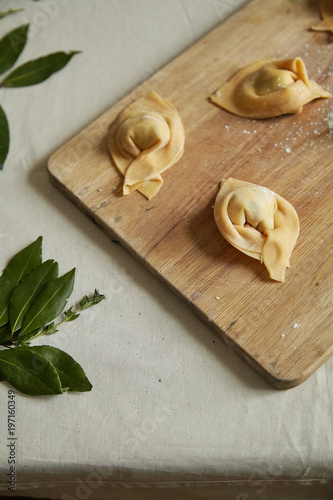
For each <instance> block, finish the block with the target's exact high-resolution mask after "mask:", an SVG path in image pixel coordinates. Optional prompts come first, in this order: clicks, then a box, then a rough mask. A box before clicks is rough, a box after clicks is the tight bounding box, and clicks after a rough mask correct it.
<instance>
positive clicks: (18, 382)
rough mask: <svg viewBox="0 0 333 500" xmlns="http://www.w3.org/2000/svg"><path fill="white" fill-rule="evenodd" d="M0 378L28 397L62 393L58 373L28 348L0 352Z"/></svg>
mask: <svg viewBox="0 0 333 500" xmlns="http://www.w3.org/2000/svg"><path fill="white" fill-rule="evenodd" d="M0 378H2V380H6V381H7V382H9V383H10V384H11V385H12V386H13V387H15V389H17V390H18V391H20V392H23V393H24V394H29V395H30V396H46V395H51V394H62V392H63V389H62V385H61V381H60V378H59V375H58V372H57V370H56V369H55V368H54V366H53V365H52V363H51V362H50V361H49V360H48V359H46V358H45V357H44V356H42V355H41V354H39V353H38V352H35V351H34V350H33V349H31V348H29V347H15V348H12V349H5V350H3V351H0Z"/></svg>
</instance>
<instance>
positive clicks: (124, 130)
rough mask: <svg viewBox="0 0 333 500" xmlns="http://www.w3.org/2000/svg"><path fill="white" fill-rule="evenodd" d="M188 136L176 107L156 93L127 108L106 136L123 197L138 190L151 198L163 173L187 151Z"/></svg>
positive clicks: (138, 100) (150, 93) (160, 184)
mask: <svg viewBox="0 0 333 500" xmlns="http://www.w3.org/2000/svg"><path fill="white" fill-rule="evenodd" d="M184 141H185V133H184V128H183V124H182V121H181V118H180V116H179V114H178V112H177V110H176V108H175V107H174V106H173V105H172V104H171V103H170V102H169V101H167V100H166V99H163V98H161V97H160V96H159V95H158V94H157V93H156V92H149V93H148V94H147V95H145V96H143V97H140V98H139V99H137V100H136V101H134V102H133V103H132V104H130V105H129V106H127V107H126V108H125V109H124V110H123V111H122V112H121V113H120V114H119V115H118V117H117V118H116V120H115V122H114V123H113V125H112V127H111V130H110V132H109V134H108V136H107V145H108V149H109V152H110V154H111V157H112V159H113V161H114V163H115V165H116V167H117V168H118V170H119V171H120V172H121V173H122V174H123V176H124V183H123V194H124V195H127V194H131V193H132V192H133V191H135V190H138V191H139V192H140V193H142V194H143V195H144V196H146V198H148V199H151V198H152V197H153V196H155V195H156V194H157V192H158V191H159V189H160V188H161V186H162V183H163V179H162V177H161V173H163V172H164V171H165V170H166V169H167V168H169V167H171V166H172V165H174V164H175V163H176V162H177V161H178V160H179V159H180V157H181V156H182V154H183V151H184Z"/></svg>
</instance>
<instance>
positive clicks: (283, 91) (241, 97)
mask: <svg viewBox="0 0 333 500" xmlns="http://www.w3.org/2000/svg"><path fill="white" fill-rule="evenodd" d="M319 97H331V94H330V93H329V92H326V91H325V90H324V89H323V88H322V87H320V85H318V84H317V83H316V82H314V81H313V80H309V78H308V75H307V71H306V67H305V64H304V62H303V60H302V59H301V58H300V57H295V58H293V59H284V60H280V61H277V60H274V59H264V60H261V61H256V62H254V63H252V64H249V65H248V66H246V67H245V68H243V69H242V70H240V71H239V72H238V73H236V75H235V76H234V77H233V78H231V80H229V81H228V82H227V83H225V84H224V85H222V86H221V87H220V88H219V89H218V90H217V91H216V92H215V93H214V94H213V95H212V96H211V97H210V100H211V101H212V102H213V103H214V104H217V105H218V106H219V107H221V108H223V109H226V110H227V111H229V112H230V113H233V114H235V115H238V116H244V117H247V118H253V119H260V118H269V117H273V116H279V115H283V114H289V113H301V112H302V109H303V106H304V105H305V104H307V103H308V102H310V101H312V100H313V99H317V98H319Z"/></svg>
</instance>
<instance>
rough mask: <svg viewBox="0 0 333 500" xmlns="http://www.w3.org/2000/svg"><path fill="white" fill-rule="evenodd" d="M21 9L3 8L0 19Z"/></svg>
mask: <svg viewBox="0 0 333 500" xmlns="http://www.w3.org/2000/svg"><path fill="white" fill-rule="evenodd" d="M21 10H23V9H8V10H3V11H2V12H0V19H2V18H3V17H6V16H9V15H10V14H16V12H20V11H21Z"/></svg>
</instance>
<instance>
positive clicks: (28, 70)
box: [0, 51, 79, 87]
mask: <svg viewBox="0 0 333 500" xmlns="http://www.w3.org/2000/svg"><path fill="white" fill-rule="evenodd" d="M78 53H79V51H70V52H54V53H52V54H49V55H46V56H43V57H40V58H38V59H33V60H31V61H28V62H26V63H24V64H22V65H21V66H19V67H18V68H16V69H14V70H13V71H12V72H11V73H10V74H9V75H7V77H6V78H5V79H4V80H3V81H2V82H1V84H0V87H27V86H29V85H36V84H37V83H41V82H43V81H44V80H46V79H47V78H49V77H50V76H51V75H52V74H53V73H56V72H57V71H59V70H61V69H62V68H64V67H65V66H66V64H67V63H68V62H69V61H70V60H71V58H72V57H73V56H74V55H75V54H78Z"/></svg>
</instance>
